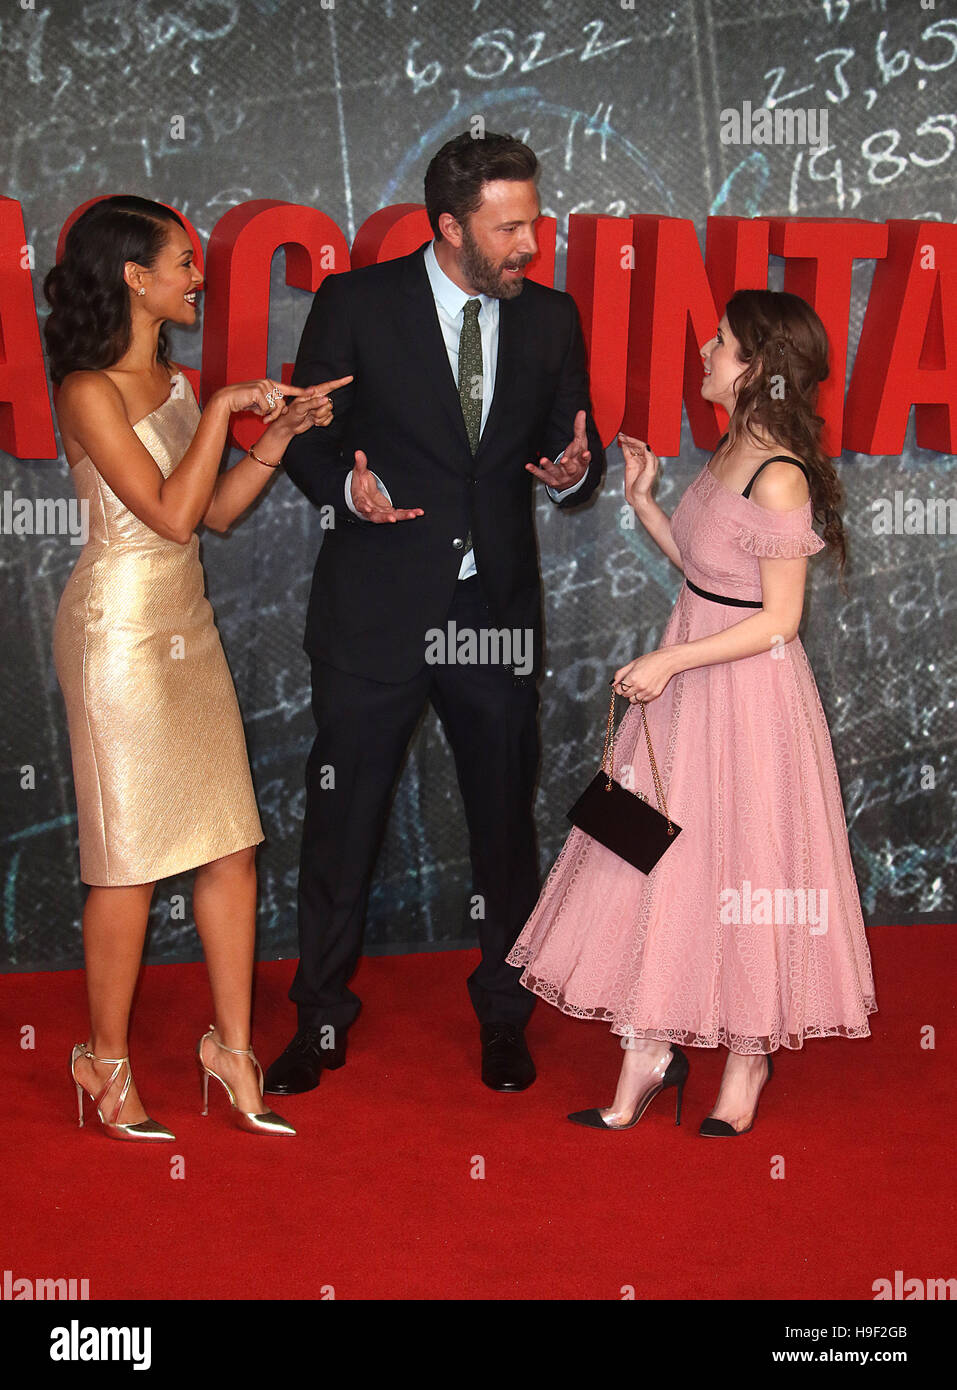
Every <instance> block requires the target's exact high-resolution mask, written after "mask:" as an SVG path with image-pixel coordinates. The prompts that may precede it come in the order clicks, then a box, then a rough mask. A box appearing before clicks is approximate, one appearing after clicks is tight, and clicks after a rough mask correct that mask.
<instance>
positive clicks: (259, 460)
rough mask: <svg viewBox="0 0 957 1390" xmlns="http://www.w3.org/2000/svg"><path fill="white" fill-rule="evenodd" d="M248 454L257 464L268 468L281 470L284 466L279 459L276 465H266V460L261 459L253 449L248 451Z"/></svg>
mask: <svg viewBox="0 0 957 1390" xmlns="http://www.w3.org/2000/svg"><path fill="white" fill-rule="evenodd" d="M246 452H247V454H248V455H249V457H250V458H252V459H255V460H256V462H257V463H261V464H263V465H265V467H266V468H279V467H280V466H281V464H282V459H279V460H278V461H277V462H276V463H266V460H265V459H261V458H260V457H259V455H258V454H257V453H255V452H254V451H253V450H252V449H247V450H246Z"/></svg>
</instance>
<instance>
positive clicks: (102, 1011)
mask: <svg viewBox="0 0 957 1390" xmlns="http://www.w3.org/2000/svg"><path fill="white" fill-rule="evenodd" d="M192 257H193V249H192V244H191V242H190V238H189V236H188V234H187V232H186V229H185V227H184V226H183V224H182V222H181V221H180V219H179V218H178V217H177V216H176V214H175V213H174V212H172V211H171V210H170V209H168V208H166V207H164V206H163V205H162V204H160V203H154V202H150V201H148V200H146V199H142V198H134V197H126V196H121V197H114V198H105V199H102V200H101V201H99V202H97V203H95V204H94V205H93V206H92V207H90V208H88V209H87V211H86V212H84V213H83V214H82V215H81V216H80V217H79V218H78V219H77V221H76V222H75V223H74V225H73V226H72V227H71V229H70V231H69V233H68V236H67V240H66V245H65V249H64V255H63V259H62V260H61V261H60V262H59V263H58V264H57V265H56V266H54V267H53V269H52V270H51V271H50V272H49V274H48V275H47V277H46V281H45V283H44V292H45V294H46V296H47V299H48V300H49V302H50V305H51V313H50V316H49V318H48V319H47V322H46V324H45V330H44V331H45V335H46V341H47V349H48V353H49V357H50V365H51V375H52V377H53V380H54V382H55V383H56V384H57V385H59V387H60V390H59V394H58V398H57V403H56V408H57V419H58V423H59V426H60V435H61V439H62V441H63V449H64V452H65V454H66V458H67V462H68V463H69V465H70V468H71V470H72V477H73V482H74V486H75V488H76V491H77V494H78V496H79V497H80V498H81V500H83V499H85V500H86V501H88V503H89V515H90V532H89V539H88V541H87V543H86V545H85V546H84V549H83V551H82V552H81V554H80V558H79V560H78V562H77V565H76V568H75V569H74V571H73V573H72V574H71V576H70V579H69V580H68V582H67V585H66V588H65V590H64V592H63V596H62V598H61V601H60V605H59V608H58V610H57V616H56V623H55V627H54V640H53V651H54V662H55V665H56V671H57V677H58V679H59V682H60V686H61V688H62V691H63V695H64V699H65V701H66V708H67V719H68V723H69V730H70V748H71V754H72V760H73V774H74V782H75V786H76V798H77V819H78V828H79V848H80V874H81V878H82V879H83V881H84V883H87V884H89V885H90V891H89V894H88V896H87V900H86V904H85V906H84V910H83V945H84V954H85V960H86V978H87V992H88V996H89V1005H90V1025H91V1027H90V1037H89V1041H88V1042H87V1043H78V1044H77V1045H76V1047H74V1049H73V1055H72V1057H71V1073H72V1076H73V1080H74V1083H75V1085H76V1091H77V1102H78V1107H79V1122H80V1124H81V1125H82V1124H83V1102H84V1098H85V1097H84V1093H85V1092H88V1093H89V1094H90V1095H91V1096H92V1097H93V1101H94V1107H95V1109H96V1110H97V1113H98V1114H99V1118H100V1120H101V1121H102V1123H103V1125H104V1127H105V1129H106V1132H107V1133H108V1134H109V1135H110V1136H111V1137H114V1138H117V1139H126V1140H142V1141H150V1142H153V1141H156V1140H168V1139H172V1138H173V1137H174V1136H173V1135H172V1134H171V1133H170V1131H169V1130H168V1129H166V1128H165V1127H164V1126H162V1125H160V1124H157V1123H156V1122H155V1121H153V1120H151V1119H149V1117H148V1116H147V1114H146V1111H145V1110H144V1108H143V1105H142V1103H141V1101H140V1098H139V1095H138V1093H137V1090H136V1086H135V1085H134V1083H133V1080H132V1073H131V1070H130V1063H129V1056H128V1047H127V1031H128V1025H129V1015H130V1007H131V1003H132V998H133V990H134V986H135V984H136V979H137V975H138V973H139V969H140V964H141V960H142V953H143V944H144V940H145V935H146V926H147V919H148V915H149V908H150V903H151V901H152V896H153V890H154V888H155V885H156V881H157V880H158V879H161V878H166V877H168V876H170V875H172V874H177V873H181V872H183V871H184V870H186V869H192V868H195V869H196V877H195V885H194V889H193V912H194V915H195V919H196V926H197V929H198V931H199V935H200V938H201V940H202V943H203V951H204V954H205V957H206V964H207V968H208V971H209V979H210V986H211V990H212V997H213V1007H214V1012H215V1018H216V1022H215V1024H214V1025H212V1026H211V1027H210V1029H209V1031H208V1032H207V1033H205V1034H204V1035H203V1037H202V1038H201V1039H200V1041H199V1043H197V1046H196V1061H197V1066H198V1069H199V1074H200V1079H201V1086H202V1092H203V1097H204V1102H205V1101H206V1100H207V1088H208V1084H209V1077H210V1076H213V1077H215V1078H216V1079H217V1080H218V1081H219V1082H221V1084H222V1085H223V1087H224V1088H225V1090H226V1092H227V1095H228V1097H229V1100H230V1103H231V1107H232V1109H231V1114H232V1118H233V1119H234V1121H235V1122H236V1123H238V1124H239V1125H240V1126H241V1127H242V1128H244V1129H248V1130H253V1131H255V1132H258V1133H268V1134H294V1133H295V1130H294V1129H293V1128H292V1126H291V1125H288V1124H287V1123H286V1122H285V1121H284V1120H282V1119H281V1118H280V1117H279V1116H277V1115H275V1114H273V1113H272V1112H271V1111H269V1110H267V1109H266V1107H265V1106H264V1105H263V1097H262V1072H261V1070H260V1069H259V1064H258V1062H257V1061H256V1058H255V1055H254V1054H253V1051H252V1047H251V1044H250V1021H251V1020H250V1013H251V994H252V974H253V946H254V934H255V915H256V863H255V853H256V848H255V847H256V845H257V844H259V843H260V842H261V841H262V839H263V832H262V826H261V824H260V821H259V814H258V811H257V808H256V800H255V795H254V792H253V785H252V779H251V776H250V771H249V761H248V757H247V753H246V744H245V738H244V734H243V726H242V721H241V718H240V714H239V707H238V704H237V702H236V693H235V690H234V688H233V683H232V679H231V677H230V673H229V668H228V666H227V664H226V658H225V655H224V653H223V649H222V646H221V644H220V640H219V633H218V631H217V629H216V626H215V623H214V621H213V611H212V608H211V607H210V605H209V603H208V602H207V600H206V598H205V594H204V589H205V582H204V574H203V568H202V565H201V563H200V559H199V538H198V536H197V535H196V527H197V525H199V523H200V522H202V523H203V524H205V525H206V526H210V527H211V528H212V529H213V530H216V531H225V530H226V529H227V528H228V527H229V526H230V524H231V523H232V522H233V521H234V520H235V519H236V518H237V517H238V516H240V515H241V514H242V513H243V512H244V511H245V510H246V508H247V507H248V506H249V505H250V503H251V502H252V501H253V500H254V498H255V497H256V496H257V495H258V494H259V493H260V492H261V491H262V488H263V487H264V486H265V484H266V482H268V480H269V478H270V477H271V476H272V472H273V469H274V468H276V467H277V466H278V465H279V464H280V462H281V460H282V456H283V453H284V451H285V448H286V445H287V444H288V442H289V440H290V439H291V438H292V436H293V435H294V434H299V433H302V432H303V431H304V430H306V429H309V428H310V427H312V426H313V425H327V424H328V423H329V421H330V420H331V418H332V403H331V399H330V397H329V396H328V395H327V394H326V393H327V392H329V391H332V390H334V389H335V388H336V387H337V386H341V385H344V384H345V382H346V381H348V380H351V378H344V379H343V380H342V381H334V382H325V383H323V384H322V385H318V386H313V387H310V388H308V389H306V388H299V387H292V386H285V385H281V384H279V383H276V382H272V381H268V380H263V381H252V382H244V383H243V384H241V385H238V386H227V387H224V388H223V389H222V390H221V391H217V392H216V393H215V394H214V395H213V396H212V397H211V398H210V400H209V401H208V402H207V404H206V407H205V409H203V410H202V411H200V408H199V405H198V404H197V401H196V397H195V396H194V394H193V392H192V389H191V387H190V385H189V383H188V381H187V379H186V375H185V373H184V372H183V371H182V369H181V368H179V367H178V366H177V365H176V364H175V363H174V362H171V361H170V359H169V356H168V353H167V348H166V340H165V335H164V325H165V324H166V323H167V322H172V323H179V324H192V323H194V322H195V320H196V294H197V291H198V289H199V287H200V285H201V283H202V276H201V275H200V273H199V272H198V270H197V269H196V267H195V266H194V265H193V259H192ZM284 396H288V397H291V398H292V399H291V401H290V403H289V405H288V406H287V405H286V403H285V402H284V400H283V397H284ZM236 411H254V412H256V413H258V414H259V415H261V417H262V419H263V422H264V424H265V425H266V429H265V432H264V433H263V434H262V436H261V437H260V439H259V440H258V441H257V442H256V445H255V446H254V448H253V449H250V451H249V453H248V454H247V455H246V456H245V457H244V458H243V459H242V460H241V461H240V462H239V463H238V464H236V465H235V466H234V467H232V468H230V469H228V470H227V471H225V472H223V473H220V472H219V465H220V462H221V458H222V454H223V450H224V448H225V445H226V438H227V430H228V426H229V419H230V415H231V414H232V413H233V412H236ZM203 1113H206V1109H205V1108H204V1112H203Z"/></svg>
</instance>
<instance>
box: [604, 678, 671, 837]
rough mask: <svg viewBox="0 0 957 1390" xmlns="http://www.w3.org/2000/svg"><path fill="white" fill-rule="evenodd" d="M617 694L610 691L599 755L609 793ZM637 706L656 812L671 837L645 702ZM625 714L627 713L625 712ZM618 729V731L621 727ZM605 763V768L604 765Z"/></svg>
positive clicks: (613, 752) (614, 691)
mask: <svg viewBox="0 0 957 1390" xmlns="http://www.w3.org/2000/svg"><path fill="white" fill-rule="evenodd" d="M617 693H618V692H617V691H616V690H612V692H611V703H610V704H609V706H608V723H607V724H606V725H605V746H604V748H603V749H602V755H601V770H602V772H604V774H605V776H606V777H607V779H608V780H607V781H606V783H605V791H606V792H610V791H611V782H612V769H613V767H614V761H615V748H614V744H615V734H614V732H613V730H614V724H615V696H616V695H617ZM638 704H639V705H640V706H641V722H642V724H643V725H644V728H645V741H646V742H647V744H648V761H649V762H650V763H651V775H652V777H653V778H654V783H655V798H656V800H657V802H658V810H659V811H660V812H661V814H662V815H663V816H664V818H665V820H666V821H667V822H668V834H669V835H673V834H674V833H675V828H674V826H673V825H672V823H671V817H670V816H669V815H668V804H667V802H666V801H665V794H664V790H663V788H662V785H661V778H660V777H659V776H658V764H657V763H656V762H655V755H654V753H653V751H652V748H651V734H650V733H649V732H648V716H647V715H646V714H645V702H644V700H639V701H638ZM625 713H627V710H626V711H625ZM618 727H619V731H620V729H621V725H619V726H618ZM609 755H610V756H609ZM606 763H607V767H606V765H605V764H606Z"/></svg>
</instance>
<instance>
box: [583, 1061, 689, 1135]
mask: <svg viewBox="0 0 957 1390" xmlns="http://www.w3.org/2000/svg"><path fill="white" fill-rule="evenodd" d="M690 1070H691V1064H690V1063H689V1061H688V1059H687V1057H686V1056H685V1054H684V1053H683V1052H682V1050H681V1048H680V1047H679V1046H678V1045H677V1043H672V1044H671V1060H670V1062H669V1063H668V1069H667V1071H666V1072H665V1074H664V1076H663V1077H662V1078H661V1080H660V1081H655V1082H652V1084H651V1085H650V1086H649V1087H648V1089H647V1090H646V1091H645V1092H644V1093H643V1094H642V1095H641V1096H639V1097H638V1101H637V1102H636V1104H635V1108H634V1111H633V1112H632V1116H631V1119H630V1120H627V1121H626V1122H625V1123H624V1124H621V1125H610V1124H609V1123H608V1121H607V1120H606V1119H605V1117H604V1115H603V1114H602V1113H601V1111H600V1110H576V1111H575V1112H574V1113H573V1114H571V1115H569V1116H568V1119H569V1120H571V1122H572V1124H574V1125H587V1126H588V1128H589V1129H631V1128H632V1127H633V1126H634V1125H636V1124H637V1123H638V1121H639V1120H640V1119H641V1117H642V1115H643V1114H644V1113H645V1111H646V1110H647V1109H648V1106H649V1105H650V1104H651V1102H652V1101H653V1100H654V1098H655V1096H659V1095H661V1093H662V1091H667V1090H668V1088H669V1087H670V1086H674V1087H675V1124H676V1125H680V1124H681V1098H682V1096H683V1095H684V1089H685V1082H686V1081H687V1080H688V1073H689V1071H690Z"/></svg>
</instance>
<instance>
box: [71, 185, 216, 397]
mask: <svg viewBox="0 0 957 1390" xmlns="http://www.w3.org/2000/svg"><path fill="white" fill-rule="evenodd" d="M116 196H117V195H116V194H110V193H98V194H97V196H96V197H95V198H87V200H86V202H85V203H81V204H80V206H79V207H77V208H74V209H73V211H72V212H71V213H70V215H69V217H68V218H67V219H66V221H65V222H64V224H63V226H62V227H61V228H60V235H59V237H58V238H57V244H56V258H57V260H58V261H59V260H61V259H62V257H63V249H64V247H65V246H66V236H67V232H68V231H69V230H70V228H71V227H72V226H73V223H74V222H75V221H76V219H77V218H78V217H79V216H80V214H81V213H84V212H86V210H87V208H91V207H92V206H93V204H94V203H100V202H102V201H103V199H104V198H110V197H116ZM156 201H157V202H161V201H162V200H161V199H157V200H156ZM162 205H163V207H164V208H169V210H170V212H175V213H176V216H177V217H178V218H179V219H180V221H181V222H182V224H183V226H184V227H185V229H186V234H187V236H188V237H189V239H190V241H191V242H192V243H193V264H194V265H195V267H196V269H197V270H198V271H199V273H200V275H202V273H203V247H202V243H201V242H200V239H199V232H197V230H196V228H195V227H194V226H193V224H192V222H190V220H189V218H188V217H186V216H184V214H183V213H181V212H180V210H179V208H174V207H173V205H172V203H163V204H162ZM183 371H184V373H185V376H186V379H187V381H188V382H189V384H190V386H192V388H193V391H194V392H195V394H196V398H197V400H198V399H199V372H198V371H197V370H196V368H195V367H184V369H183Z"/></svg>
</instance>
